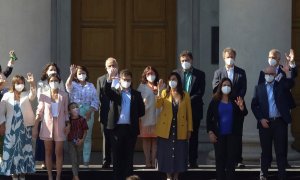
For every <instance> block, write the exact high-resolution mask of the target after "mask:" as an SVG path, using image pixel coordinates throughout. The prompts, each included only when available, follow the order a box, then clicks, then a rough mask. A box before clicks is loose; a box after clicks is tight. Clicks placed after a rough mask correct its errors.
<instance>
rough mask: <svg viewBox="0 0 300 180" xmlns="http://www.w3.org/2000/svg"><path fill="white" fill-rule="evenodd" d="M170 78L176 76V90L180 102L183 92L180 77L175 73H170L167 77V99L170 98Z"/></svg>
mask: <svg viewBox="0 0 300 180" xmlns="http://www.w3.org/2000/svg"><path fill="white" fill-rule="evenodd" d="M171 76H176V79H177V86H176V90H177V92H178V93H179V94H180V96H181V100H182V99H183V97H184V92H183V87H182V82H181V77H180V75H179V74H178V73H177V72H171V73H170V75H169V77H168V81H167V97H169V96H170V91H171V87H170V86H169V81H170V78H171Z"/></svg>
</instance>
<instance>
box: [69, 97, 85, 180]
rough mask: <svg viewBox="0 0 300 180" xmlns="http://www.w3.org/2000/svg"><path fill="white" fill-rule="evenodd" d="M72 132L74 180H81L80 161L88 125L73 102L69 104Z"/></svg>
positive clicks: (71, 153) (71, 147) (71, 145)
mask: <svg viewBox="0 0 300 180" xmlns="http://www.w3.org/2000/svg"><path fill="white" fill-rule="evenodd" d="M68 108H69V113H70V123H71V130H70V133H69V135H68V147H69V153H70V157H71V161H72V172H73V180H79V176H78V169H79V160H80V156H81V155H82V147H83V142H84V138H85V136H86V133H87V130H88V125H87V122H86V120H85V119H84V118H83V117H81V116H80V115H79V106H78V104H77V103H75V102H72V103H70V104H69V107H68Z"/></svg>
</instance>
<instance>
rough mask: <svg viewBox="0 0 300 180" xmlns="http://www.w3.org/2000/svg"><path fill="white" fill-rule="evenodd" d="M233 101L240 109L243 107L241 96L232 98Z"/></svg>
mask: <svg viewBox="0 0 300 180" xmlns="http://www.w3.org/2000/svg"><path fill="white" fill-rule="evenodd" d="M234 102H235V103H236V105H238V106H239V108H240V110H243V109H244V100H243V98H242V97H240V96H239V97H237V98H236V100H234Z"/></svg>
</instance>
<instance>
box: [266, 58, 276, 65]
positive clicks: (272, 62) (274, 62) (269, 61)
mask: <svg viewBox="0 0 300 180" xmlns="http://www.w3.org/2000/svg"><path fill="white" fill-rule="evenodd" d="M268 63H269V64H270V66H275V65H276V64H277V61H276V59H271V58H269V59H268Z"/></svg>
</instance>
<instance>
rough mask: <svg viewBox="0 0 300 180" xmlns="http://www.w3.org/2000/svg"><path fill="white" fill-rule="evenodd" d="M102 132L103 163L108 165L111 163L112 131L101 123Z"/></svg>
mask: <svg viewBox="0 0 300 180" xmlns="http://www.w3.org/2000/svg"><path fill="white" fill-rule="evenodd" d="M101 130H102V135H103V162H106V163H108V164H110V163H111V149H112V146H111V143H112V142H111V131H112V130H110V129H107V128H106V127H105V125H103V124H102V123H101Z"/></svg>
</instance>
